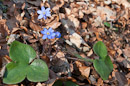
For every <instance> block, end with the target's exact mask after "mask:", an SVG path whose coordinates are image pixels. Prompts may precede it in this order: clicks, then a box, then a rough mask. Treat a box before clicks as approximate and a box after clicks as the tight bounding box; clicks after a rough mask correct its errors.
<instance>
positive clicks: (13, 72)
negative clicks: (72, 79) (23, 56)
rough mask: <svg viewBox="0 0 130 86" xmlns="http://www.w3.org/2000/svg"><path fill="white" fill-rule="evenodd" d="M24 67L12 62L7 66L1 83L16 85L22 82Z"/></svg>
mask: <svg viewBox="0 0 130 86" xmlns="http://www.w3.org/2000/svg"><path fill="white" fill-rule="evenodd" d="M26 66H27V65H25V64H22V65H21V64H18V63H14V62H11V63H9V64H7V66H6V71H5V73H4V78H3V82H4V83H6V84H16V83H19V82H21V81H23V80H24V78H25V77H26Z"/></svg>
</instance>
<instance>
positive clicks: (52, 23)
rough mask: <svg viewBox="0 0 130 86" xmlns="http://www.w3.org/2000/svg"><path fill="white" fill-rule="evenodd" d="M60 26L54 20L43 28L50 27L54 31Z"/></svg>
mask: <svg viewBox="0 0 130 86" xmlns="http://www.w3.org/2000/svg"><path fill="white" fill-rule="evenodd" d="M60 25H61V23H60V22H58V21H57V20H56V19H55V20H54V21H52V22H50V23H48V24H46V27H44V28H49V27H51V28H53V29H56V28H58V27H59V26H60Z"/></svg>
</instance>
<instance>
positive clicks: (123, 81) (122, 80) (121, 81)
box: [115, 72, 128, 86]
mask: <svg viewBox="0 0 130 86" xmlns="http://www.w3.org/2000/svg"><path fill="white" fill-rule="evenodd" d="M115 76H116V79H117V81H118V83H119V85H120V86H125V85H126V84H127V83H128V81H127V79H126V77H125V76H124V75H123V74H122V73H120V72H116V73H115Z"/></svg>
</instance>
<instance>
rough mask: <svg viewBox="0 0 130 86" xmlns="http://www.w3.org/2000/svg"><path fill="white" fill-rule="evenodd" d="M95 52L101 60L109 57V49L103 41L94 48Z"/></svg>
mask: <svg viewBox="0 0 130 86" xmlns="http://www.w3.org/2000/svg"><path fill="white" fill-rule="evenodd" d="M93 50H94V52H95V53H96V54H97V55H98V56H99V59H104V58H105V57H106V56H107V48H106V46H105V44H104V43H103V42H102V41H98V42H97V43H96V44H95V45H94V46H93Z"/></svg>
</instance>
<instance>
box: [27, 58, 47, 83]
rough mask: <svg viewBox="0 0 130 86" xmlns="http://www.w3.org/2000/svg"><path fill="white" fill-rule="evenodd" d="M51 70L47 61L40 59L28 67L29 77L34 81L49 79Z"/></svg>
mask: <svg viewBox="0 0 130 86" xmlns="http://www.w3.org/2000/svg"><path fill="white" fill-rule="evenodd" d="M48 77H49V71H48V67H47V65H46V63H45V62H44V61H42V60H40V59H36V60H34V61H33V62H32V63H31V65H30V66H29V67H28V73H27V79H28V80H29V81H33V82H41V81H46V80H48Z"/></svg>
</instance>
